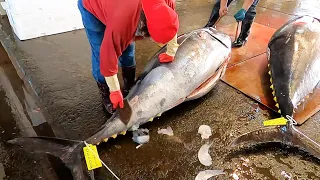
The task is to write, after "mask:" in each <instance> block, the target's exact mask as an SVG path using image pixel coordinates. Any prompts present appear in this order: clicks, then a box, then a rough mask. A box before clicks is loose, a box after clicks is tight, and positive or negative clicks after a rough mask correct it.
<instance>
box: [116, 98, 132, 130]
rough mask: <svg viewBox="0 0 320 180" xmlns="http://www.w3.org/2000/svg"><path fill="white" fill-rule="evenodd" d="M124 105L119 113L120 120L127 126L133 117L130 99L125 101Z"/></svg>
mask: <svg viewBox="0 0 320 180" xmlns="http://www.w3.org/2000/svg"><path fill="white" fill-rule="evenodd" d="M123 103H124V106H123V108H122V109H119V110H118V112H119V116H120V120H121V121H122V122H123V123H124V124H126V125H127V124H128V123H129V121H130V118H131V115H132V108H131V106H130V104H129V101H128V99H124V100H123Z"/></svg>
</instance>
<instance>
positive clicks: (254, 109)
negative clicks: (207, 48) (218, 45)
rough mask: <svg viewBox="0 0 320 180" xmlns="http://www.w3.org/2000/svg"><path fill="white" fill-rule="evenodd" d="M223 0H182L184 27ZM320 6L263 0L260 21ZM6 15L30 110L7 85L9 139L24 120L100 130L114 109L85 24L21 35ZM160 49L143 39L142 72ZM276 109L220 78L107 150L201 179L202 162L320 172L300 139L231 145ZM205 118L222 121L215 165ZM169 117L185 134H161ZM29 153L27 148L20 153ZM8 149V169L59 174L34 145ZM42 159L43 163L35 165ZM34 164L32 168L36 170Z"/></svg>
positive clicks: (112, 163)
mask: <svg viewBox="0 0 320 180" xmlns="http://www.w3.org/2000/svg"><path fill="white" fill-rule="evenodd" d="M213 3H214V2H213V1H207V0H185V1H179V0H178V1H177V9H178V13H179V15H180V23H181V28H180V32H179V33H185V32H188V31H191V30H193V29H196V28H199V27H202V26H204V25H205V24H206V21H207V20H208V18H209V15H210V13H211V8H212V6H213ZM241 4H242V1H235V2H234V3H233V4H232V5H231V6H230V8H229V14H228V16H226V17H224V18H223V19H222V20H221V22H220V23H219V25H221V26H222V25H227V24H230V23H233V22H234V20H233V17H232V16H233V14H234V13H235V12H236V10H237V9H239V8H240V7H241ZM319 7H320V2H318V1H307V0H304V1H302V0H301V1H298V0H288V1H281V2H279V1H278V2H274V1H271V0H266V1H261V2H260V3H259V7H258V8H257V18H256V21H255V22H256V23H259V24H262V25H265V26H269V27H272V28H279V27H280V26H281V25H282V24H283V23H284V22H286V21H287V20H289V19H291V18H292V17H294V16H296V15H301V14H302V13H311V14H312V15H316V16H317V13H316V12H317V11H318V9H319ZM1 24H2V26H1V28H2V31H1V32H0V39H1V42H2V43H3V44H4V47H5V49H6V51H7V52H8V54H9V56H10V58H11V60H12V62H13V65H14V67H15V68H16V69H17V70H18V72H17V73H18V75H19V77H20V78H21V79H22V80H23V81H20V82H15V83H11V85H12V86H13V87H14V86H16V87H14V88H13V89H16V90H17V91H15V94H16V96H17V98H18V100H19V102H20V103H21V102H22V103H21V104H22V110H21V108H20V112H19V114H25V117H22V116H20V117H15V118H13V117H12V114H11V113H9V112H10V106H8V105H7V104H8V103H7V102H6V101H2V100H3V99H9V104H10V103H11V102H12V100H10V99H12V98H8V95H7V92H8V91H5V92H6V94H5V93H2V96H0V101H1V102H2V103H1V106H3V107H1V116H0V117H1V122H0V127H1V128H4V129H5V132H6V133H8V134H7V135H4V136H1V142H2V143H1V144H0V145H1V146H0V147H1V148H2V147H4V148H5V147H6V146H7V145H6V143H5V140H7V139H10V138H13V137H16V136H21V134H19V129H22V130H23V131H24V132H26V133H25V134H22V135H23V136H25V135H30V134H31V135H32V134H38V135H47V136H57V137H63V138H70V139H85V138H87V137H89V136H90V135H92V133H93V132H94V131H95V130H96V129H98V127H99V126H100V125H101V124H103V123H104V122H105V121H106V119H107V118H108V117H105V114H104V113H103V111H102V109H101V106H100V102H99V100H100V99H99V98H100V97H99V94H98V90H97V88H96V87H95V86H96V85H95V83H94V81H93V78H92V77H91V68H90V56H91V55H90V49H89V45H88V43H87V40H86V36H85V33H84V31H83V30H80V31H74V32H70V33H63V34H59V35H54V36H48V37H43V38H37V39H33V40H30V41H25V42H21V41H18V40H17V39H16V37H15V36H14V35H12V31H11V29H10V26H9V25H8V22H7V20H6V18H3V19H1ZM158 49H159V47H157V46H156V45H155V44H154V43H152V42H150V41H147V40H143V41H140V42H137V47H136V60H137V62H138V63H137V64H138V67H137V68H138V74H139V73H140V72H141V71H142V69H143V67H145V65H146V64H147V63H148V58H150V57H151V56H152V55H153V54H154V53H155V52H156V51H157V50H158ZM10 68H12V66H11V67H10ZM10 68H9V69H10ZM3 69H8V67H7V68H3ZM7 72H8V71H7ZM10 72H11V71H10ZM15 76H17V75H15ZM10 77H12V76H8V79H9V80H10V82H13V81H15V80H13V79H12V78H11V79H10ZM0 83H1V82H0ZM22 84H24V85H22ZM5 87H6V86H5ZM3 89H7V88H3ZM2 92H4V90H2ZM0 95H1V94H0ZM10 97H11V96H10ZM2 108H3V109H5V111H3V110H2ZM22 111H23V113H22ZM3 112H5V113H7V114H4V113H3ZM2 116H3V117H2ZM270 117H272V113H270V112H268V111H267V110H264V108H263V107H262V106H259V105H258V104H257V103H255V102H254V101H252V100H251V99H249V98H247V97H246V96H244V95H243V94H241V93H239V92H237V91H236V90H234V89H233V88H231V87H229V86H227V85H226V84H224V83H223V82H219V83H218V84H217V85H216V87H215V88H214V90H213V91H212V92H210V93H209V94H208V95H206V96H205V97H203V98H201V99H199V100H195V101H192V102H188V103H184V104H182V105H181V106H179V107H177V108H174V109H173V110H171V111H169V112H167V113H165V114H164V115H163V116H161V117H160V118H158V119H156V120H155V121H154V122H153V123H149V124H146V125H145V126H144V127H145V128H148V129H149V130H150V137H151V139H150V142H149V143H148V144H146V145H143V146H142V147H140V148H139V149H136V144H135V143H133V142H132V139H131V133H128V134H127V135H126V136H120V137H118V138H117V139H115V140H111V141H109V142H108V143H104V144H101V145H100V146H99V154H100V156H101V158H102V159H103V160H104V162H105V163H106V164H107V165H108V166H109V167H110V168H111V169H112V170H113V171H114V172H115V173H116V174H117V175H118V176H119V177H120V178H121V179H194V177H195V176H196V174H197V173H198V172H199V171H201V170H206V169H222V170H225V171H226V172H227V175H223V176H219V177H218V178H217V179H237V178H236V177H240V179H286V178H285V174H287V175H288V176H290V177H291V179H320V171H319V170H320V166H319V165H320V163H319V161H318V160H316V159H314V158H312V157H310V156H308V155H307V154H306V153H305V152H302V151H299V150H298V149H296V148H291V147H285V146H282V145H279V144H271V145H267V146H259V147H255V148H253V149H250V150H247V151H242V152H241V151H240V152H235V153H231V151H229V149H228V144H229V143H230V141H232V140H233V139H234V138H235V137H236V136H238V135H240V134H242V133H245V132H248V131H251V130H254V129H256V128H258V127H261V121H262V120H265V119H269V118H270ZM2 119H5V120H2ZM319 119H320V113H317V114H316V115H314V116H313V117H312V118H311V119H310V120H309V121H308V122H307V123H306V124H304V125H303V126H302V127H301V130H302V131H303V132H305V133H306V134H308V136H310V137H312V138H314V139H315V140H317V141H318V142H320V139H319V138H320V135H319V131H318V129H319V127H318V125H320V123H319ZM13 122H16V124H23V125H22V126H21V125H20V126H19V127H20V128H16V129H14V128H15V127H16V126H15V125H14V123H13ZM21 122H23V123H21ZM27 122H28V123H29V124H28V123H27ZM10 124H11V125H10ZM202 124H207V125H209V126H211V128H212V130H213V136H212V137H211V138H210V139H209V140H208V142H213V145H212V147H211V148H210V155H211V156H212V159H213V164H212V165H211V166H210V167H205V166H203V165H201V164H200V163H199V161H198V159H197V152H198V150H199V148H200V147H201V145H203V144H204V143H205V142H206V141H201V138H200V136H199V135H197V131H198V127H199V126H200V125H202ZM167 126H171V127H172V129H173V131H174V134H175V135H174V136H173V137H167V136H165V135H158V134H157V130H158V128H166V127H167ZM10 129H11V131H10ZM12 129H13V130H12ZM12 133H16V134H12ZM1 148H0V153H1ZM19 153H20V155H21V156H22V157H23V158H20V156H19V155H18V154H19ZM1 154H3V156H5V157H7V158H6V159H9V161H10V162H13V163H12V164H11V165H10V164H8V163H7V162H6V161H4V160H3V159H2V158H1V160H0V163H2V164H3V166H4V170H5V174H6V175H7V176H9V177H8V179H20V178H22V177H23V178H22V179H40V178H39V176H42V175H43V174H49V175H47V176H48V178H44V179H55V178H56V177H55V176H54V175H51V174H50V173H51V172H52V171H51V170H52V168H49V167H48V168H46V167H47V166H40V165H39V167H38V166H37V165H38V164H39V163H38V162H40V160H42V161H46V158H40V157H38V156H35V155H32V156H31V155H30V156H29V157H28V158H31V159H27V160H23V159H24V157H26V156H27V155H26V154H25V153H24V152H21V151H18V150H17V149H15V150H13V149H11V148H5V149H4V150H3V153H1ZM16 154H17V155H16ZM9 155H10V156H9ZM0 156H1V155H0ZM16 157H18V158H16ZM32 158H34V159H35V160H33V159H32ZM4 159H5V158H4ZM39 159H40V160H39ZM32 160H33V161H35V162H36V163H35V165H31V163H30V162H32ZM21 161H23V162H25V165H23V162H21ZM42 161H41V162H42ZM26 162H29V163H26ZM46 162H47V161H46ZM46 162H42V163H44V164H46ZM17 167H18V170H17V169H16V168H17ZM0 168H1V165H0ZM20 168H21V169H20ZM35 169H41V170H39V172H35ZM45 170H49V171H50V173H47V172H45ZM26 172H31V174H30V175H29V176H27V175H26V174H25V173H26ZM57 172H58V174H60V179H69V177H67V176H65V177H64V178H62V176H64V175H65V172H61V170H58V171H57ZM0 173H1V169H0ZM95 174H96V179H112V177H111V175H110V173H109V172H108V171H107V170H106V169H103V168H100V169H98V170H96V171H95ZM0 177H1V174H0Z"/></svg>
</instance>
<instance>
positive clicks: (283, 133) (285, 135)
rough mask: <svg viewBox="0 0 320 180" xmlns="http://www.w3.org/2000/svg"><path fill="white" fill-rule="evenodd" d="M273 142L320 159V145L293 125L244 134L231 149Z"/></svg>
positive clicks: (234, 142) (233, 143)
mask: <svg viewBox="0 0 320 180" xmlns="http://www.w3.org/2000/svg"><path fill="white" fill-rule="evenodd" d="M272 142H279V143H283V144H286V145H289V146H293V147H298V148H299V149H301V150H304V151H306V152H308V153H310V154H312V155H313V156H314V157H316V158H319V159H320V144H319V143H317V142H315V141H313V140H312V139H310V138H309V137H307V136H306V135H305V134H303V133H302V132H300V131H299V130H298V129H296V128H295V127H294V125H292V124H289V125H287V126H281V127H267V128H261V129H258V130H255V131H251V132H249V133H246V134H243V135H241V136H239V137H238V138H236V139H235V140H234V141H233V142H232V143H231V147H236V146H240V147H249V146H253V145H258V144H264V143H272Z"/></svg>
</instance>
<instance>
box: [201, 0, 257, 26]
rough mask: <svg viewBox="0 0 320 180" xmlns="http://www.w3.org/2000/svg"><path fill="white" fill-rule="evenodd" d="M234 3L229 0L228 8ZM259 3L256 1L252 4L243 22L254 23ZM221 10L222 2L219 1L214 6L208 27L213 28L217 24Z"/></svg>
mask: <svg viewBox="0 0 320 180" xmlns="http://www.w3.org/2000/svg"><path fill="white" fill-rule="evenodd" d="M232 1H233V0H228V2H227V6H228V7H229V5H230V4H231V2H232ZM258 3H259V0H255V1H254V2H253V3H252V5H251V6H250V8H249V9H248V11H247V13H246V16H245V18H244V20H243V22H244V23H247V22H253V20H254V18H255V17H256V7H257V5H258ZM219 10H220V0H217V2H216V4H215V5H214V6H213V9H212V12H211V15H210V19H209V21H208V23H207V25H206V27H209V26H213V25H214V24H215V23H216V22H217V20H218V18H219Z"/></svg>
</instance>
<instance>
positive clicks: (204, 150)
mask: <svg viewBox="0 0 320 180" xmlns="http://www.w3.org/2000/svg"><path fill="white" fill-rule="evenodd" d="M211 145H212V143H211V144H204V145H202V146H201V148H200V149H199V151H198V159H199V161H200V163H201V164H203V165H205V166H210V165H211V164H212V158H211V156H210V154H209V148H210V147H211Z"/></svg>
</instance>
